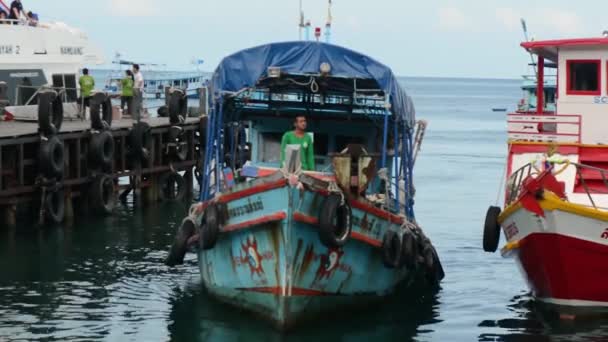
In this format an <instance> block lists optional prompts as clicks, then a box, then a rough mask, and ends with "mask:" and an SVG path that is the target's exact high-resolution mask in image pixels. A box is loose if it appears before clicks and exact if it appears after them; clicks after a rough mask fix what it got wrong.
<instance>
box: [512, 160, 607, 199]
mask: <svg viewBox="0 0 608 342" xmlns="http://www.w3.org/2000/svg"><path fill="white" fill-rule="evenodd" d="M569 167H574V168H575V175H576V177H575V180H574V189H575V191H574V192H579V193H584V194H585V195H586V196H587V198H588V199H589V203H590V206H591V207H593V208H594V209H603V208H600V206H598V205H597V203H598V201H596V199H597V198H596V199H594V196H598V195H608V170H606V169H602V168H599V167H595V166H590V165H585V164H579V163H574V162H570V161H568V160H564V161H561V162H557V163H556V162H554V163H553V169H552V171H551V172H552V173H553V174H554V175H559V174H561V173H562V172H564V171H566V170H567V169H568V168H569ZM539 173H540V171H539V170H537V169H535V168H534V165H533V164H532V163H529V164H526V165H524V166H522V167H521V168H519V169H518V170H517V171H515V172H513V174H511V176H510V177H509V179H508V180H507V188H506V201H505V204H506V205H507V206H508V205H510V204H512V203H514V202H515V201H517V200H518V199H519V196H520V194H521V191H522V184H523V182H524V181H525V180H526V178H528V177H530V176H535V175H538V174H539ZM577 189H578V191H577Z"/></svg>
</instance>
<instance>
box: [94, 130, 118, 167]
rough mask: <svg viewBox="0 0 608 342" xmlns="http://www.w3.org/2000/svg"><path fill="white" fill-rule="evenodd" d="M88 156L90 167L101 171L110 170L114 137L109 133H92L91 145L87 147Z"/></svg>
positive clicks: (112, 159)
mask: <svg viewBox="0 0 608 342" xmlns="http://www.w3.org/2000/svg"><path fill="white" fill-rule="evenodd" d="M89 155H90V158H91V166H93V168H96V167H99V168H101V169H103V170H108V171H109V170H112V164H113V161H114V137H113V136H112V132H110V131H101V132H99V133H93V135H92V136H91V144H90V145H89Z"/></svg>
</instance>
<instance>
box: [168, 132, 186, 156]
mask: <svg viewBox="0 0 608 342" xmlns="http://www.w3.org/2000/svg"><path fill="white" fill-rule="evenodd" d="M184 133H185V132H184V129H183V128H182V127H180V126H172V127H171V128H170V129H169V143H170V144H171V146H169V149H168V150H169V151H168V152H169V155H170V156H172V157H174V158H175V159H176V160H177V161H184V160H186V158H188V141H187V139H186V135H185V134H184Z"/></svg>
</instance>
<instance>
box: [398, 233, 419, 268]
mask: <svg viewBox="0 0 608 342" xmlns="http://www.w3.org/2000/svg"><path fill="white" fill-rule="evenodd" d="M401 260H402V262H403V263H404V264H405V265H406V266H408V267H411V268H413V267H415V266H416V262H417V260H418V241H417V237H416V235H415V234H414V232H412V231H411V230H410V229H409V228H406V229H405V230H404V231H403V236H402V237H401Z"/></svg>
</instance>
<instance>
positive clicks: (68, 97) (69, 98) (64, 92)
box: [14, 85, 78, 106]
mask: <svg viewBox="0 0 608 342" xmlns="http://www.w3.org/2000/svg"><path fill="white" fill-rule="evenodd" d="M49 89H52V90H55V91H56V92H57V96H60V97H61V98H62V101H63V102H64V103H66V102H76V99H77V94H78V89H77V88H68V87H53V86H48V85H46V86H26V85H19V86H17V87H16V88H15V102H14V103H15V104H17V105H19V106H29V105H32V104H35V100H36V97H37V96H38V94H39V93H40V92H41V91H43V90H49ZM26 90H30V92H31V95H29V94H28V95H29V96H28V97H27V100H25V101H20V100H22V98H21V97H22V95H23V94H24V91H26ZM70 92H71V94H70Z"/></svg>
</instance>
